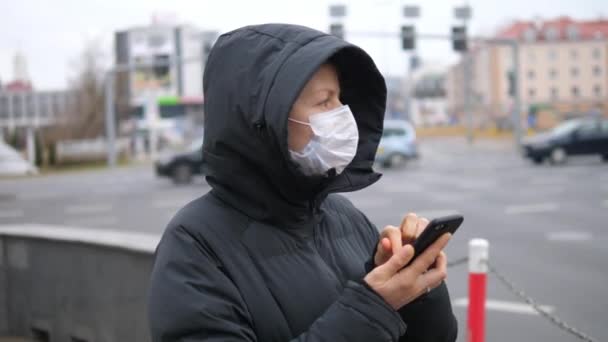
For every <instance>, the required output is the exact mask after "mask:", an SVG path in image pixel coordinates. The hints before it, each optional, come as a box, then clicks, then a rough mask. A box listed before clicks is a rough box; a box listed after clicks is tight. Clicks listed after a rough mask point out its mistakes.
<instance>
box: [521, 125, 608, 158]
mask: <svg viewBox="0 0 608 342" xmlns="http://www.w3.org/2000/svg"><path fill="white" fill-rule="evenodd" d="M522 148H523V154H524V156H525V157H527V158H529V159H530V160H532V161H533V162H534V163H536V164H540V163H542V162H543V161H545V160H549V161H550V162H551V163H552V164H563V163H565V162H566V160H567V159H568V158H569V157H570V156H579V155H600V156H601V157H602V159H603V160H604V161H607V162H608V120H606V119H574V120H568V121H566V122H564V123H562V124H560V125H559V126H557V127H555V128H554V129H553V130H551V131H550V132H548V133H543V134H538V135H536V136H533V137H530V138H528V139H525V140H524V142H523V147H522Z"/></svg>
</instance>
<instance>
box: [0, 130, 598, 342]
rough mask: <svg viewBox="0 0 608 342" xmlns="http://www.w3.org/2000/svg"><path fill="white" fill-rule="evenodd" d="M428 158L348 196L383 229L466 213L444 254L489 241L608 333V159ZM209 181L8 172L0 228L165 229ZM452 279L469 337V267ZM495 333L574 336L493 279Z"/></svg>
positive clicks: (436, 151) (481, 147) (506, 153)
mask: <svg viewBox="0 0 608 342" xmlns="http://www.w3.org/2000/svg"><path fill="white" fill-rule="evenodd" d="M421 154H422V157H421V159H420V160H418V161H415V162H411V163H409V164H408V165H406V166H405V167H402V168H397V169H389V170H382V171H383V173H384V176H383V178H382V179H381V180H380V181H379V182H378V183H377V184H375V185H373V186H371V187H369V188H368V189H365V190H362V191H359V192H357V193H352V194H348V197H350V198H351V199H352V200H353V202H354V203H355V204H356V205H357V206H358V207H359V208H360V209H361V210H363V211H364V212H365V213H366V214H368V216H369V217H370V219H371V220H372V221H373V222H374V223H376V224H377V225H378V227H379V228H381V227H383V226H384V225H386V224H398V223H399V221H400V220H401V217H402V216H403V215H405V214H406V213H407V212H416V213H418V214H419V215H423V216H427V217H429V218H432V217H435V216H439V215H443V214H447V213H452V212H459V213H462V214H463V215H464V216H465V224H464V225H463V226H462V227H461V229H460V230H459V231H458V233H457V234H456V235H455V236H454V238H453V239H452V241H451V242H450V245H449V248H448V250H447V253H448V257H449V258H450V259H451V260H455V259H457V258H459V257H462V256H466V253H467V242H468V241H469V240H470V239H472V238H477V237H481V238H486V239H488V240H489V241H490V261H491V263H492V264H493V265H494V266H495V267H496V268H497V269H498V270H499V271H500V272H502V273H503V274H505V275H506V276H507V277H508V278H509V279H510V280H511V281H513V282H514V283H515V284H517V285H518V286H519V287H521V288H522V289H524V290H525V292H526V293H527V294H529V295H530V296H531V297H533V298H534V299H535V300H537V301H538V302H539V303H541V304H542V305H546V306H548V307H549V308H550V309H551V310H552V311H553V312H554V313H555V314H557V315H558V316H560V317H562V318H563V319H564V320H565V321H567V322H568V323H571V324H572V325H574V326H575V327H577V328H579V329H580V330H582V331H584V332H586V333H588V334H589V335H591V336H593V337H595V338H596V339H597V340H598V341H608V329H606V322H607V321H606V317H607V316H608V299H607V298H608V295H607V294H606V284H608V262H607V260H608V223H607V222H608V164H606V163H602V162H601V161H600V160H599V158H597V159H596V158H582V159H578V160H570V161H569V163H568V164H567V165H565V166H559V167H554V166H549V165H542V166H533V165H532V164H530V163H527V162H526V161H524V160H522V159H521V158H520V156H519V155H518V153H517V151H515V150H514V148H513V147H512V145H511V144H510V143H509V142H505V141H483V142H481V141H480V142H477V143H476V144H475V145H474V146H472V147H470V146H468V145H467V144H466V143H465V141H464V139H460V138H441V139H438V138H436V139H431V140H425V141H422V142H421ZM208 190H209V187H208V186H207V184H206V183H205V182H204V180H203V179H198V180H197V181H196V182H195V184H192V185H189V186H174V185H173V184H171V182H169V181H168V180H164V179H157V178H156V177H155V176H154V174H153V173H152V170H151V167H149V166H145V165H143V166H137V167H130V168H124V169H117V170H112V171H95V172H86V173H72V174H62V175H55V176H41V177H35V178H28V179H17V180H15V179H11V180H0V224H12V223H42V224H56V225H67V226H77V227H85V228H89V227H94V228H104V229H113V230H135V231H144V232H152V233H161V232H162V230H163V229H164V227H165V224H166V223H167V222H168V221H169V219H170V217H171V216H172V215H173V214H174V213H175V212H176V211H177V210H178V209H179V208H180V207H181V206H182V205H183V204H185V203H187V202H188V201H190V200H192V199H194V198H196V197H198V196H200V195H202V194H204V193H205V192H207V191H208ZM448 285H449V288H450V292H451V295H452V299H453V301H454V304H455V305H454V310H455V312H456V314H457V316H458V319H459V322H460V337H459V341H465V340H466V338H465V332H466V307H465V306H464V305H463V303H465V302H466V297H467V272H466V265H462V266H457V267H454V268H451V269H450V270H449V279H448ZM488 299H489V300H491V301H490V302H489V303H490V304H489V307H488V310H487V340H488V341H492V342H501V341H552V342H559V341H575V340H576V339H575V338H573V337H571V336H570V335H568V334H566V333H564V332H562V331H560V330H559V329H558V328H556V327H555V326H554V325H552V324H551V323H549V322H548V321H547V320H545V319H544V318H542V317H541V316H539V315H536V314H534V313H533V312H531V310H530V309H529V307H527V306H525V305H521V301H520V300H518V298H517V297H515V296H514V295H513V293H511V292H510V291H508V290H507V289H506V287H505V286H503V285H502V284H501V283H500V282H499V281H498V279H497V278H496V277H495V276H493V275H490V276H489V280H488Z"/></svg>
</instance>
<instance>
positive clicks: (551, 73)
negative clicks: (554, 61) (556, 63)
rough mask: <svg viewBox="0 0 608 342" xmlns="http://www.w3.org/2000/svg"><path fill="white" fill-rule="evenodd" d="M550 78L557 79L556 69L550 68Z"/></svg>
mask: <svg viewBox="0 0 608 342" xmlns="http://www.w3.org/2000/svg"><path fill="white" fill-rule="evenodd" d="M549 78H550V79H552V80H554V79H557V70H555V69H551V70H549Z"/></svg>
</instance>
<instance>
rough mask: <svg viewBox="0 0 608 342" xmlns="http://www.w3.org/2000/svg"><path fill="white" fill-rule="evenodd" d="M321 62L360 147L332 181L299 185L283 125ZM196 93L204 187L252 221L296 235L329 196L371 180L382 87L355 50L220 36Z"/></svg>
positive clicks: (270, 37)
mask: <svg viewBox="0 0 608 342" xmlns="http://www.w3.org/2000/svg"><path fill="white" fill-rule="evenodd" d="M328 61H329V62H331V63H332V64H333V65H334V66H335V67H336V68H337V70H338V75H339V81H340V87H341V101H342V103H344V104H348V105H349V106H350V108H351V110H352V112H353V114H354V116H355V120H356V121H357V126H358V129H359V145H358V147H357V154H356V156H355V158H354V159H353V161H352V162H351V163H350V165H349V166H348V167H347V168H346V169H345V170H344V172H342V173H341V174H340V175H337V176H335V175H331V173H330V175H326V176H312V177H311V176H305V175H304V174H302V173H301V172H300V171H299V169H298V168H297V166H296V165H295V163H294V162H293V161H291V159H290V156H289V151H288V147H287V119H288V116H289V112H290V111H291V107H292V104H293V103H294V102H295V100H296V99H297V97H298V95H299V93H300V91H301V89H302V88H303V87H304V85H305V84H306V83H307V81H308V80H309V79H310V78H311V77H312V75H313V74H314V73H315V72H316V71H317V69H318V68H319V66H321V65H322V64H323V63H325V62H328ZM203 86H204V94H205V104H204V109H205V137H204V143H203V157H204V159H205V161H206V163H207V182H208V183H209V185H210V186H211V187H212V189H213V190H212V192H213V193H214V194H215V195H216V196H218V197H219V198H220V199H221V200H223V201H225V202H227V203H228V204H230V205H231V206H232V207H234V208H235V209H237V210H239V211H241V212H243V213H244V214H246V215H247V216H249V217H251V218H252V219H254V220H258V221H264V222H269V223H274V224H282V225H285V226H298V225H299V224H302V223H305V222H308V221H310V218H311V217H312V216H313V215H312V214H313V213H314V212H315V210H316V209H317V208H318V207H319V206H320V204H321V202H322V201H323V200H324V199H325V198H326V197H327V195H328V194H329V193H332V192H346V191H354V190H358V189H362V188H364V187H366V186H369V185H371V184H372V183H374V182H375V181H377V180H378V179H379V178H380V175H379V174H377V173H375V172H374V171H373V170H372V166H373V162H374V158H375V154H376V149H377V147H378V143H379V141H380V137H381V135H382V126H383V119H384V111H385V106H386V85H385V83H384V78H383V77H382V75H381V74H380V72H379V71H378V69H377V68H376V66H375V64H374V62H373V61H372V59H371V58H370V56H369V55H368V54H367V53H365V52H364V51H363V50H362V49H360V48H359V47H357V46H355V45H352V44H349V43H347V42H345V41H343V40H341V39H338V38H336V37H334V36H331V35H328V34H326V33H323V32H320V31H316V30H313V29H310V28H306V27H302V26H296V25H286V24H267V25H257V26H247V27H243V28H240V29H237V30H235V31H232V32H228V33H226V34H223V35H222V36H220V37H219V39H218V41H217V42H216V44H215V45H214V47H213V49H212V50H211V52H210V54H209V58H208V61H207V65H206V69H205V74H204V81H203Z"/></svg>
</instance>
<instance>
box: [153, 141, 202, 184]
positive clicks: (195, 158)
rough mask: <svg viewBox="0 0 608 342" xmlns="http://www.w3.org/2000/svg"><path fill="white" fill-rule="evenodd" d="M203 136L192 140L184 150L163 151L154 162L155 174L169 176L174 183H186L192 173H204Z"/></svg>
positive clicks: (190, 180) (190, 179)
mask: <svg viewBox="0 0 608 342" xmlns="http://www.w3.org/2000/svg"><path fill="white" fill-rule="evenodd" d="M202 148H203V138H202V137H201V138H198V139H195V140H194V141H192V143H191V144H190V145H189V147H188V148H186V150H185V151H180V152H171V151H168V152H164V153H162V154H161V156H160V157H159V158H158V159H157V160H156V162H155V169H156V175H157V176H159V177H169V178H171V179H172V180H173V182H174V183H175V184H188V183H190V182H192V177H193V176H194V175H202V174H204V169H205V162H204V160H203V151H202Z"/></svg>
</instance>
